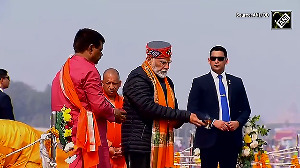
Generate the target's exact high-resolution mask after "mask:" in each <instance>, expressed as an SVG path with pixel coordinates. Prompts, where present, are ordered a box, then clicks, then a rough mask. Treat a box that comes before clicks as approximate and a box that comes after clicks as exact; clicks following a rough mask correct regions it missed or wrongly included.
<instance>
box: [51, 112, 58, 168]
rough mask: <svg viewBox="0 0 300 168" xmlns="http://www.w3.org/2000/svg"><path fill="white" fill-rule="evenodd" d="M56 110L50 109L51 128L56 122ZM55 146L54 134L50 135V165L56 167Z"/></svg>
mask: <svg viewBox="0 0 300 168" xmlns="http://www.w3.org/2000/svg"><path fill="white" fill-rule="evenodd" d="M56 113H57V112H56V111H52V113H51V128H55V123H56ZM56 147H57V141H56V137H55V135H53V134H52V135H51V156H50V157H51V158H50V167H53V168H55V167H56V165H57V164H56Z"/></svg>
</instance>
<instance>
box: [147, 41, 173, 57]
mask: <svg viewBox="0 0 300 168" xmlns="http://www.w3.org/2000/svg"><path fill="white" fill-rule="evenodd" d="M146 54H147V58H170V57H171V55H172V51H171V44H170V43H168V42H165V41H151V42H149V43H147V45H146Z"/></svg>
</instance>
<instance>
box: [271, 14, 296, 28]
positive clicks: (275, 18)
mask: <svg viewBox="0 0 300 168" xmlns="http://www.w3.org/2000/svg"><path fill="white" fill-rule="evenodd" d="M271 12H272V29H291V28H292V11H271Z"/></svg>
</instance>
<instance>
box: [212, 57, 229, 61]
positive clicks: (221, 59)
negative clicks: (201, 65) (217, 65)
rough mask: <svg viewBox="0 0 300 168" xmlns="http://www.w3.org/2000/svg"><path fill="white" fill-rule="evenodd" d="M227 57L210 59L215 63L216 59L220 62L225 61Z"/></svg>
mask: <svg viewBox="0 0 300 168" xmlns="http://www.w3.org/2000/svg"><path fill="white" fill-rule="evenodd" d="M225 58H226V57H210V60H211V61H215V60H216V59H218V60H219V61H224V60H225Z"/></svg>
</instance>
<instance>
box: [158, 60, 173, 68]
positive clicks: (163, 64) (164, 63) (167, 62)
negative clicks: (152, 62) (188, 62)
mask: <svg viewBox="0 0 300 168" xmlns="http://www.w3.org/2000/svg"><path fill="white" fill-rule="evenodd" d="M160 63H161V65H162V66H163V67H164V66H166V65H167V64H168V65H170V64H171V63H172V61H160Z"/></svg>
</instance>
